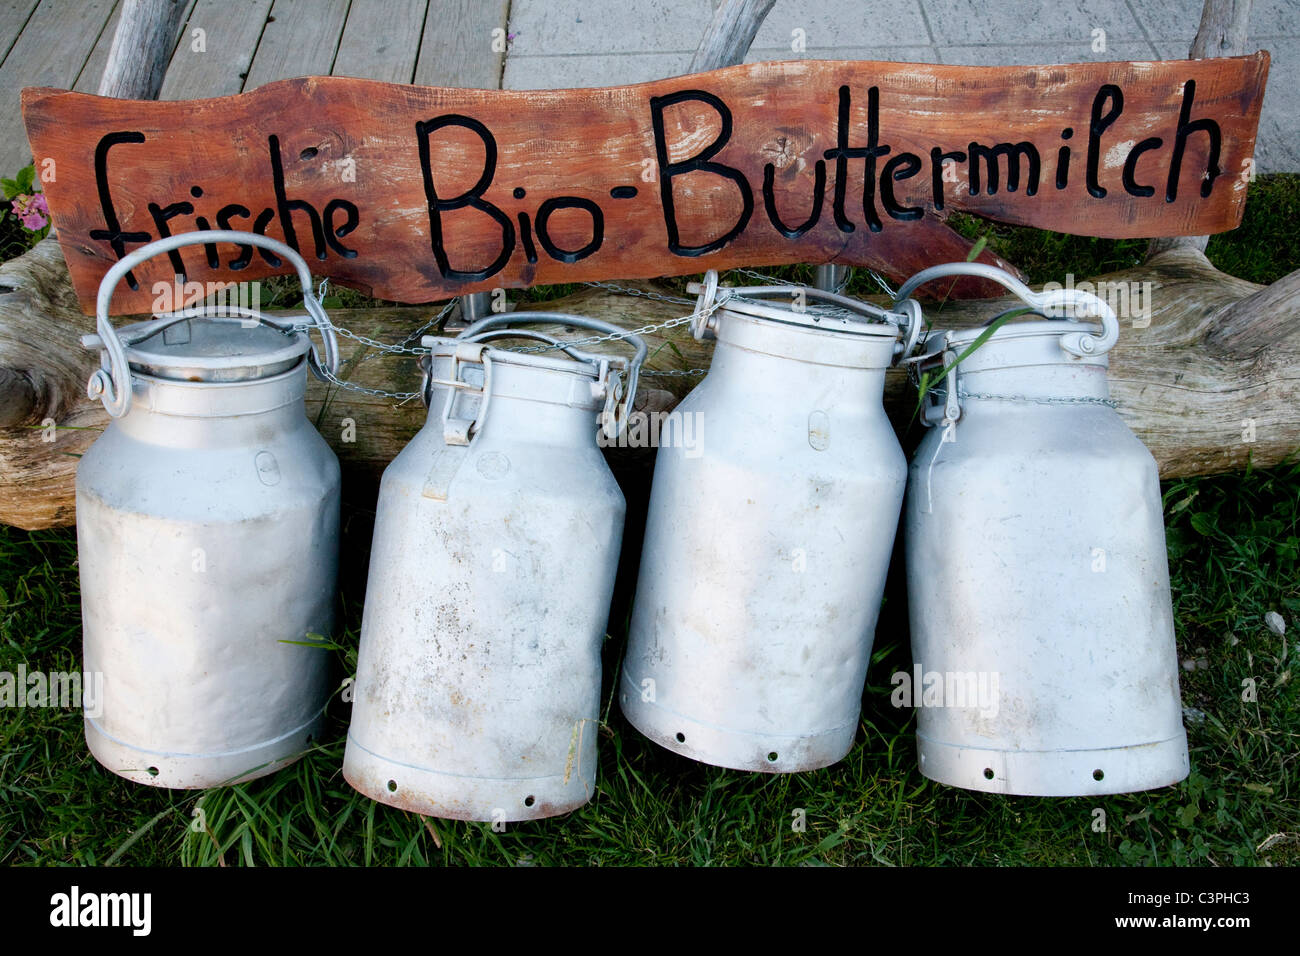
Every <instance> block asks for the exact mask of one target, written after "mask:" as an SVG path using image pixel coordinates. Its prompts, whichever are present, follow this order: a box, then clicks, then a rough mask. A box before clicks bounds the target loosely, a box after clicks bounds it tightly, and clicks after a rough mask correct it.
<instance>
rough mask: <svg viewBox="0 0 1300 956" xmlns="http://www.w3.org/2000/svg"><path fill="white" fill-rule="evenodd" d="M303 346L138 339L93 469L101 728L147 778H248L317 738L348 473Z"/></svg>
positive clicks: (168, 333)
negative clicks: (320, 412)
mask: <svg viewBox="0 0 1300 956" xmlns="http://www.w3.org/2000/svg"><path fill="white" fill-rule="evenodd" d="M131 331H132V330H131V329H130V328H128V329H125V330H123V334H124V336H128V337H129V336H130V334H131ZM164 337H166V339H167V341H166V342H165V343H164V342H163V339H164ZM183 340H184V341H183ZM287 341H288V342H289V345H288V348H287V349H286V348H285V342H286V336H285V335H284V334H282V333H280V332H277V331H272V330H269V329H264V328H257V329H252V330H246V329H242V328H240V322H239V320H234V319H232V320H215V319H213V320H192V321H189V320H187V321H186V322H185V323H183V324H182V325H173V326H171V327H169V328H168V329H166V330H164V331H161V332H157V333H155V334H154V335H153V336H152V337H150V338H147V339H144V340H143V341H141V342H138V343H137V344H136V345H134V346H133V347H132V348H131V349H130V350H128V356H129V357H131V359H132V361H131V365H132V374H131V382H130V387H131V388H132V390H133V396H132V403H131V407H130V410H129V411H128V412H127V413H126V414H125V415H124V416H123V417H121V418H119V419H116V420H114V421H113V422H112V423H111V424H110V425H109V426H108V428H107V430H106V431H105V432H104V434H103V435H102V436H101V437H100V438H99V439H98V440H97V441H96V442H95V443H94V444H93V445H92V446H91V448H90V450H89V451H87V452H86V454H85V456H84V457H83V458H82V459H81V463H80V465H79V466H78V468H77V552H78V562H79V565H80V570H81V602H82V620H83V625H84V648H85V667H86V670H87V671H88V672H91V673H94V672H101V673H102V674H103V675H104V677H103V680H104V693H103V703H102V713H101V714H99V715H98V716H90V715H87V719H86V739H87V741H88V743H89V745H90V749H91V751H92V753H94V755H95V758H96V759H97V760H98V761H99V762H100V763H101V764H103V765H104V766H105V767H107V768H108V769H110V770H112V771H113V772H114V773H117V774H120V775H121V776H124V777H126V778H128V779H130V780H134V781H136V782H138V783H146V784H151V785H153V786H159V787H173V788H194V787H213V786H219V785H222V784H226V783H231V782H234V781H237V780H249V779H252V778H254V777H258V776H262V775H263V774H266V773H270V772H272V771H273V770H275V769H277V768H278V767H280V766H283V765H284V764H285V763H287V762H289V761H290V760H291V759H293V758H294V757H296V756H297V755H299V754H301V753H302V752H303V751H305V750H306V749H307V748H308V746H309V745H310V741H311V739H312V738H313V737H314V736H317V735H318V734H319V727H320V721H321V716H322V710H323V708H324V705H325V702H326V699H327V697H328V691H329V688H328V679H329V654H328V652H327V651H325V650H321V649H318V648H313V647H310V646H307V645H308V644H310V643H311V642H312V641H313V640H315V638H313V637H311V636H310V635H329V634H330V633H331V631H332V628H333V610H334V588H335V578H336V575H337V566H338V521H339V467H338V461H337V460H336V459H335V456H334V452H333V451H332V450H331V449H330V447H329V446H328V445H327V444H326V443H325V441H324V439H322V438H321V436H320V435H319V434H318V433H317V431H316V429H315V428H314V427H313V426H312V424H311V423H310V422H309V421H308V420H307V417H306V415H305V414H304V408H303V395H304V390H305V388H306V376H307V362H306V359H305V358H304V353H305V352H306V350H307V348H308V343H307V340H306V336H304V335H302V334H298V335H296V336H294V337H292V338H290V339H288V340H287ZM259 346H261V347H262V348H263V351H264V355H263V358H258V357H257V356H256V355H255V354H251V353H254V352H255V351H256V350H257V349H258V347H259ZM232 351H243V352H245V353H247V354H245V355H244V356H243V357H242V358H241V359H240V360H239V361H240V362H242V363H243V364H241V365H239V366H238V367H230V368H226V369H224V370H221V371H220V372H212V371H210V370H205V369H201V368H199V369H196V368H194V367H191V366H189V365H188V364H187V363H189V362H191V361H192V360H193V359H192V355H194V354H198V355H204V356H210V355H212V354H214V353H220V352H232ZM286 352H287V354H286ZM268 356H269V357H268ZM250 363H254V364H250ZM173 376H176V377H173ZM200 376H201V377H202V378H201V380H198V381H196V380H193V379H195V378H199V377H200ZM291 642H298V643H291Z"/></svg>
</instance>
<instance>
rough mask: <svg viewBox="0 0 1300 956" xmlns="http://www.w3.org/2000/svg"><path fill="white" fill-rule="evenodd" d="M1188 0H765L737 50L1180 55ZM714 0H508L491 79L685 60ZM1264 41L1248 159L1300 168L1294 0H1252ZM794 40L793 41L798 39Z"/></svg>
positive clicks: (1196, 11)
mask: <svg viewBox="0 0 1300 956" xmlns="http://www.w3.org/2000/svg"><path fill="white" fill-rule="evenodd" d="M1201 6H1202V4H1201V0H777V3H776V6H775V7H774V8H773V10H772V12H771V13H770V14H768V17H767V21H766V22H765V23H764V25H763V27H762V29H761V30H760V31H759V35H758V37H757V39H756V40H755V42H754V46H753V48H752V49H751V50H750V53H749V57H748V59H749V61H750V62H753V61H757V60H788V59H798V58H805V57H810V58H817V59H873V60H895V61H910V62H920V63H957V64H973V65H987V66H1003V65H1010V64H1017V63H1023V64H1038V63H1082V62H1087V61H1092V60H1177V59H1183V58H1185V57H1186V56H1187V51H1188V49H1189V48H1190V46H1191V42H1192V38H1193V37H1194V36H1195V35H1196V28H1197V26H1198V24H1199V23H1200V17H1201ZM713 7H714V2H713V0H637V2H635V3H628V2H626V0H511V5H510V27H509V32H510V34H511V35H512V39H511V41H510V48H509V51H508V53H507V55H506V64H505V75H504V82H503V85H504V86H505V87H506V88H507V89H519V90H523V89H544V88H557V87H558V88H564V87H577V86H608V85H613V84H619V83H639V82H642V81H645V80H653V79H658V78H661V77H665V76H674V75H677V74H680V73H682V72H684V71H685V70H686V66H687V64H688V63H689V62H690V58H691V53H692V52H693V51H694V50H695V47H696V44H697V43H698V41H699V38H700V35H701V34H702V32H703V30H704V26H705V24H707V23H708V21H709V18H710V16H711V15H712V13H713ZM1250 27H1251V29H1250V37H1251V42H1252V50H1256V49H1264V50H1268V51H1269V52H1270V53H1272V55H1273V62H1272V68H1271V70H1270V75H1269V82H1268V87H1267V91H1266V94H1265V98H1264V115H1263V118H1262V119H1261V121H1260V134H1259V140H1258V144H1257V149H1256V160H1257V163H1258V166H1257V168H1258V169H1259V171H1260V172H1300V0H1254V4H1253V7H1252V10H1251V18H1250ZM801 45H802V49H800V46H801Z"/></svg>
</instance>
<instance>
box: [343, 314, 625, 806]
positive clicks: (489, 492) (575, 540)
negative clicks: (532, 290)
mask: <svg viewBox="0 0 1300 956" xmlns="http://www.w3.org/2000/svg"><path fill="white" fill-rule="evenodd" d="M519 322H533V323H538V322H548V323H563V324H565V325H572V326H578V327H580V328H585V329H594V330H597V331H599V332H601V333H604V335H603V336H602V337H605V338H611V339H612V338H619V339H623V340H625V341H626V342H627V343H628V344H629V345H631V346H633V347H634V348H635V355H634V356H633V357H632V358H631V359H628V358H625V357H621V356H616V355H614V356H611V355H597V354H591V353H588V352H585V351H583V350H582V349H580V348H578V347H577V346H575V345H573V344H568V343H565V342H562V341H560V340H558V339H556V338H554V337H553V336H549V335H545V334H543V333H540V332H535V331H530V330H525V329H516V328H502V326H508V325H513V324H515V323H519ZM505 337H522V338H524V339H529V340H534V341H540V342H541V343H542V344H541V345H534V346H531V347H525V348H520V349H518V350H513V351H512V350H507V349H505V348H501V347H499V346H494V345H489V344H488V343H489V342H490V341H493V340H496V339H499V338H505ZM423 343H424V344H425V345H426V346H428V347H429V348H430V350H431V351H430V355H429V356H428V357H427V360H426V361H427V365H426V379H425V385H424V387H423V389H422V393H423V395H424V399H425V404H426V405H427V407H428V408H429V416H428V420H427V421H426V423H425V426H424V427H423V428H422V429H421V430H420V432H419V434H417V435H416V436H415V438H413V439H412V440H411V442H410V444H409V445H407V446H406V447H405V448H404V449H402V451H401V453H400V454H399V455H398V456H397V457H396V458H395V459H394V460H393V462H392V463H391V464H390V465H389V466H388V468H387V469H386V470H385V472H384V477H383V481H382V483H381V485H380V490H379V504H378V512H377V517H376V520H375V532H374V540H373V543H372V546H371V556H370V576H369V580H368V582H367V586H366V603H365V610H364V613H363V618H362V627H361V644H360V650H359V656H358V661H357V677H356V686H355V688H354V697H353V704H352V721H351V726H350V727H349V729H348V741H347V749H346V752H345V755H344V762H343V775H344V777H345V778H346V779H347V781H348V782H349V783H350V784H351V785H352V786H353V787H355V788H356V789H357V790H359V791H361V792H362V793H364V794H365V795H366V796H368V797H370V798H372V799H374V800H378V801H380V802H383V803H387V804H391V805H393V806H397V807H401V808H403V809H406V810H411V811H414V812H416V813H421V814H426V815H430V816H439V817H450V818H454V819H462V820H483V821H492V822H505V821H511V820H530V819H537V818H541V817H548V816H554V815H556V814H560V813H566V812H568V811H570V810H573V809H575V808H577V807H579V806H581V805H583V804H584V803H586V802H587V801H588V800H590V799H591V796H592V794H593V792H594V786H595V775H596V737H597V733H598V731H599V726H600V725H599V707H600V674H601V668H600V652H601V645H602V642H603V640H604V636H605V631H606V625H607V623H608V617H609V607H610V599H611V597H612V594H613V589H614V572H615V569H616V567H617V564H618V556H619V547H620V544H621V542H622V534H623V518H624V514H625V512H626V504H625V502H624V499H623V493H622V492H621V491H620V490H619V487H618V484H617V483H616V482H615V481H614V476H613V475H612V474H611V473H610V470H609V466H608V465H607V464H606V463H605V459H604V458H603V456H602V455H601V452H600V449H599V447H598V446H597V413H598V412H599V413H601V418H602V420H603V421H604V422H605V425H604V427H607V428H608V427H611V423H612V422H613V421H614V420H615V418H616V417H619V416H614V415H613V411H614V409H615V408H616V406H617V405H618V404H619V402H620V399H624V396H626V398H625V402H626V404H627V406H628V407H629V408H630V405H631V400H632V397H633V395H634V394H635V392H636V382H637V375H638V372H639V369H640V366H641V363H642V361H644V359H645V355H646V346H645V343H644V342H642V340H641V339H640V338H638V337H637V336H635V335H631V334H628V333H626V332H624V331H623V330H622V329H619V328H618V327H617V326H613V325H610V324H608V323H606V322H602V321H599V320H596V319H589V318H583V317H579V316H571V315H564V314H559V313H525V312H516V313H511V314H508V315H497V316H489V317H487V318H484V319H482V320H480V321H478V322H475V323H473V324H472V325H470V326H469V327H467V328H466V329H465V330H464V331H463V332H462V333H461V335H460V336H459V337H458V338H455V339H448V338H435V337H426V338H425V339H424V340H423ZM624 383H625V384H624ZM625 418H626V416H621V417H620V420H622V419H625Z"/></svg>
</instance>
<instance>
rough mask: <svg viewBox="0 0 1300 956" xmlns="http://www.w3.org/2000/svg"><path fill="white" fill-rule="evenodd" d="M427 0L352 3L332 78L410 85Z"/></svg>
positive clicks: (373, 0)
mask: <svg viewBox="0 0 1300 956" xmlns="http://www.w3.org/2000/svg"><path fill="white" fill-rule="evenodd" d="M428 6H429V0H353V3H352V7H351V9H350V10H349V11H348V22H347V25H346V26H344V28H343V39H342V40H340V41H339V52H338V55H337V56H336V57H335V58H334V70H333V75H334V76H357V77H361V78H362V79H367V80H383V81H384V82H386V83H410V82H411V79H412V77H414V76H415V58H416V56H417V55H418V54H419V52H420V31H421V29H423V27H424V15H425V11H426V10H427V9H428Z"/></svg>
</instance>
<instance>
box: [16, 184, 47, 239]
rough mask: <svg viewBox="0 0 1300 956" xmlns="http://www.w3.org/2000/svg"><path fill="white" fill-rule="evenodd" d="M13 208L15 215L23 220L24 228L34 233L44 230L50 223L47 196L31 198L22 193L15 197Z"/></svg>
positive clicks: (38, 195)
mask: <svg viewBox="0 0 1300 956" xmlns="http://www.w3.org/2000/svg"><path fill="white" fill-rule="evenodd" d="M12 207H13V211H14V215H15V216H17V217H18V218H19V219H21V220H22V223H23V226H24V227H25V228H27V229H30V230H31V231H32V232H36V231H37V230H39V229H44V228H45V227H46V225H48V223H49V221H50V220H49V216H50V207H49V206H48V205H47V204H46V202H45V196H43V195H42V194H41V193H36V194H35V195H31V196H29V195H28V194H26V193H21V194H19V195H18V196H15V197H14V200H13V203H12Z"/></svg>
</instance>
